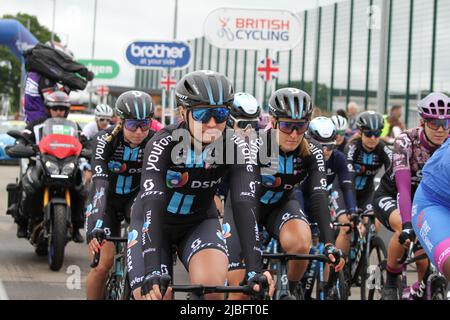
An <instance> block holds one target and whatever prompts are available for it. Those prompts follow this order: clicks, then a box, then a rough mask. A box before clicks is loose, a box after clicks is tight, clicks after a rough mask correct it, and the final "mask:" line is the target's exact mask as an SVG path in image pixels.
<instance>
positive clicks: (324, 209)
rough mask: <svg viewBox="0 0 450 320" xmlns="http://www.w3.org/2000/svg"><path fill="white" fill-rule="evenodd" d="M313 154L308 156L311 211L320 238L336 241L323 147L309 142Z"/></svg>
mask: <svg viewBox="0 0 450 320" xmlns="http://www.w3.org/2000/svg"><path fill="white" fill-rule="evenodd" d="M309 145H310V149H311V154H310V155H309V156H308V157H307V168H306V169H307V171H308V175H309V179H308V180H309V186H308V187H309V194H310V202H311V205H310V207H311V213H312V214H313V215H314V220H315V221H317V223H318V225H319V230H320V240H321V241H322V242H324V243H334V238H333V232H332V231H333V230H332V229H331V215H330V211H329V209H328V192H327V176H326V174H325V161H324V157H323V153H322V149H321V148H319V147H318V146H317V145H315V144H313V143H311V142H310V143H309Z"/></svg>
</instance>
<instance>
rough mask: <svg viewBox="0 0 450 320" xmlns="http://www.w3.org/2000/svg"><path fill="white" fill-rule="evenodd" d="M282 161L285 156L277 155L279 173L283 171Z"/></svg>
mask: <svg viewBox="0 0 450 320" xmlns="http://www.w3.org/2000/svg"><path fill="white" fill-rule="evenodd" d="M284 162H285V158H284V157H283V156H279V157H278V172H279V173H283V174H284V173H285V168H284Z"/></svg>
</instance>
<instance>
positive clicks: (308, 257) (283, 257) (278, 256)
mask: <svg viewBox="0 0 450 320" xmlns="http://www.w3.org/2000/svg"><path fill="white" fill-rule="evenodd" d="M262 258H263V259H274V260H280V261H286V260H318V261H321V262H327V263H332V262H331V260H330V259H329V258H328V257H327V256H326V255H323V254H316V255H313V254H290V253H264V254H263V255H262Z"/></svg>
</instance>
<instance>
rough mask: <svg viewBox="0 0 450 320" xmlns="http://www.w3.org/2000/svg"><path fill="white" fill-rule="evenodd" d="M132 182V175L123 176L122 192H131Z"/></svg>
mask: <svg viewBox="0 0 450 320" xmlns="http://www.w3.org/2000/svg"><path fill="white" fill-rule="evenodd" d="M132 183H133V177H132V176H129V177H126V178H125V187H124V190H123V194H129V193H130V192H131V185H132Z"/></svg>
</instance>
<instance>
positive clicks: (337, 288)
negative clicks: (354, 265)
mask: <svg viewBox="0 0 450 320" xmlns="http://www.w3.org/2000/svg"><path fill="white" fill-rule="evenodd" d="M326 293H327V295H326V297H327V298H326V299H327V300H348V294H347V283H346V281H345V276H344V272H343V271H342V270H341V271H339V272H338V273H336V272H335V271H330V278H329V279H328V283H327V290H326Z"/></svg>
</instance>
